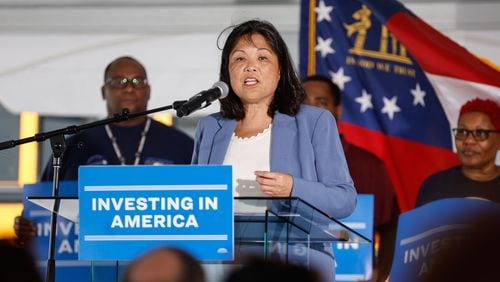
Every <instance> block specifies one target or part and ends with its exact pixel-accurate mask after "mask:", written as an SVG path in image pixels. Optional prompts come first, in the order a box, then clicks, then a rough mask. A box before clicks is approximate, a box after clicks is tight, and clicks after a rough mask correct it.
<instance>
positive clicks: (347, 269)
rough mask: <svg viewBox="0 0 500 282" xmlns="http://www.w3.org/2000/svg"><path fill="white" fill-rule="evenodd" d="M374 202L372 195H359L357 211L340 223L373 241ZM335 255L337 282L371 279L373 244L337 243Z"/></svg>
mask: <svg viewBox="0 0 500 282" xmlns="http://www.w3.org/2000/svg"><path fill="white" fill-rule="evenodd" d="M373 201H374V200H373V195H371V194H358V204H357V205H356V209H355V210H354V212H353V213H352V214H351V215H350V216H349V217H346V218H343V219H341V220H340V222H342V223H344V224H345V225H346V226H347V227H349V228H351V229H353V230H355V231H357V232H358V233H360V234H361V235H363V236H365V237H366V238H370V239H372V238H373V209H374V206H373V205H374V204H373ZM372 240H373V239H372ZM333 253H334V255H335V260H336V263H337V266H336V274H335V281H339V282H340V281H361V280H368V278H370V277H371V275H372V268H373V267H372V265H373V244H360V243H346V242H337V243H334V244H333Z"/></svg>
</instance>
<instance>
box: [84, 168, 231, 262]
mask: <svg viewBox="0 0 500 282" xmlns="http://www.w3.org/2000/svg"><path fill="white" fill-rule="evenodd" d="M231 179H232V172H231V167H230V166H190V165H186V166H82V167H80V170H79V183H78V187H79V209H80V222H79V224H80V228H79V229H80V233H79V238H80V253H79V259H81V260H132V259H134V258H136V257H137V256H139V255H141V254H143V253H145V252H147V251H149V250H151V249H153V248H156V247H158V246H160V245H171V246H176V247H178V248H181V249H184V250H186V251H188V252H189V253H191V254H192V255H193V256H195V257H196V258H198V259H199V260H202V261H221V260H232V259H233V249H234V238H233V234H234V232H233V194H232V185H231V183H232V180H231ZM215 218H216V219H217V224H214V219H215Z"/></svg>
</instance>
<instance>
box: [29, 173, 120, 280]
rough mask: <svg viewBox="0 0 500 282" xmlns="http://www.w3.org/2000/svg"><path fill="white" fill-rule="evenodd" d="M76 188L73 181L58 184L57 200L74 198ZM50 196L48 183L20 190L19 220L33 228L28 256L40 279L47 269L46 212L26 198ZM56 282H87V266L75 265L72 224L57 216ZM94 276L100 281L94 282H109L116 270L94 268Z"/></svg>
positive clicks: (75, 236) (75, 232) (75, 239)
mask: <svg viewBox="0 0 500 282" xmlns="http://www.w3.org/2000/svg"><path fill="white" fill-rule="evenodd" d="M77 195H78V184H77V182H76V181H61V182H60V183H59V196H61V197H76V196H77ZM32 196H36V197H50V196H52V182H40V183H36V184H29V185H24V187H23V205H24V210H23V216H24V217H25V218H27V219H29V220H31V221H33V222H34V223H35V225H36V229H37V234H36V237H35V239H34V242H33V244H32V247H33V249H32V252H33V255H34V257H35V259H36V261H37V264H38V266H39V271H40V274H41V275H42V277H44V276H45V268H46V265H47V256H48V246H49V235H50V212H49V211H48V210H46V209H44V208H42V207H40V206H38V205H36V204H33V203H31V202H30V201H28V200H27V197H32ZM54 246H55V259H56V277H55V280H56V282H65V281H72V282H88V281H90V277H91V272H90V269H91V268H90V265H91V264H90V262H86V261H78V251H79V244H78V228H76V223H74V222H72V221H70V220H67V219H65V218H63V217H61V216H58V217H57V236H56V241H55V244H54ZM104 268H105V269H104ZM96 270H97V272H98V276H99V277H101V278H102V279H99V280H96V281H113V278H114V277H115V276H116V274H115V272H116V267H113V266H108V267H99V268H98V269H97V268H96Z"/></svg>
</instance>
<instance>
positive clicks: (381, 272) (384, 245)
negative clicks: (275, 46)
mask: <svg viewBox="0 0 500 282" xmlns="http://www.w3.org/2000/svg"><path fill="white" fill-rule="evenodd" d="M302 84H303V87H304V90H305V91H306V94H307V95H306V99H305V101H304V103H305V104H307V105H311V106H316V107H320V108H323V109H326V110H329V111H330V112H331V113H332V114H333V116H334V117H335V119H336V120H337V122H338V121H340V118H341V115H342V105H341V93H340V89H339V87H338V86H337V85H335V84H334V83H333V82H332V81H331V80H330V79H328V78H327V77H324V76H321V75H314V76H309V77H307V78H305V79H304V80H302ZM341 141H342V146H343V149H344V153H345V156H346V160H347V166H348V167H349V172H350V174H351V177H352V180H353V182H354V186H355V187H356V190H357V192H358V193H360V194H373V195H374V197H375V203H374V204H375V214H374V215H375V220H374V225H375V245H377V243H378V250H375V251H376V253H375V269H374V274H373V279H372V280H373V281H385V279H386V278H387V276H388V275H389V272H390V268H391V264H392V256H393V251H394V241H395V237H396V225H397V218H398V215H399V213H400V211H399V206H398V203H397V199H396V194H395V193H394V189H393V187H392V184H391V181H390V178H389V175H388V173H387V170H386V168H385V165H384V163H383V162H382V160H380V159H379V158H378V157H377V156H375V155H374V154H372V153H370V152H368V151H366V150H364V149H362V148H360V147H358V146H355V145H353V144H350V143H349V142H348V141H347V140H346V139H345V138H343V137H342V135H341Z"/></svg>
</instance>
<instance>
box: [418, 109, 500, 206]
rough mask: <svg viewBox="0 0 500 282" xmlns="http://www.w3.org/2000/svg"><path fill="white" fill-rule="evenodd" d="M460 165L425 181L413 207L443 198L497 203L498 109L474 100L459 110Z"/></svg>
mask: <svg viewBox="0 0 500 282" xmlns="http://www.w3.org/2000/svg"><path fill="white" fill-rule="evenodd" d="M453 134H454V136H455V144H456V147H457V154H458V157H459V159H460V162H461V165H460V166H457V167H453V168H450V169H447V170H444V171H441V172H438V173H436V174H434V175H431V176H430V177H428V178H427V179H426V180H425V181H424V183H423V184H422V186H421V187H420V191H419V194H418V197H417V201H416V204H415V206H416V207H419V206H421V205H423V204H426V203H428V202H432V201H436V200H439V199H444V198H463V197H470V198H482V199H487V200H490V201H493V202H496V203H500V167H499V166H498V164H496V163H495V158H496V155H497V152H498V150H500V106H499V104H498V103H497V102H495V101H492V100H481V99H474V100H471V101H469V102H467V103H465V104H464V105H463V106H462V108H461V109H460V114H459V118H458V125H457V128H454V129H453Z"/></svg>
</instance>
